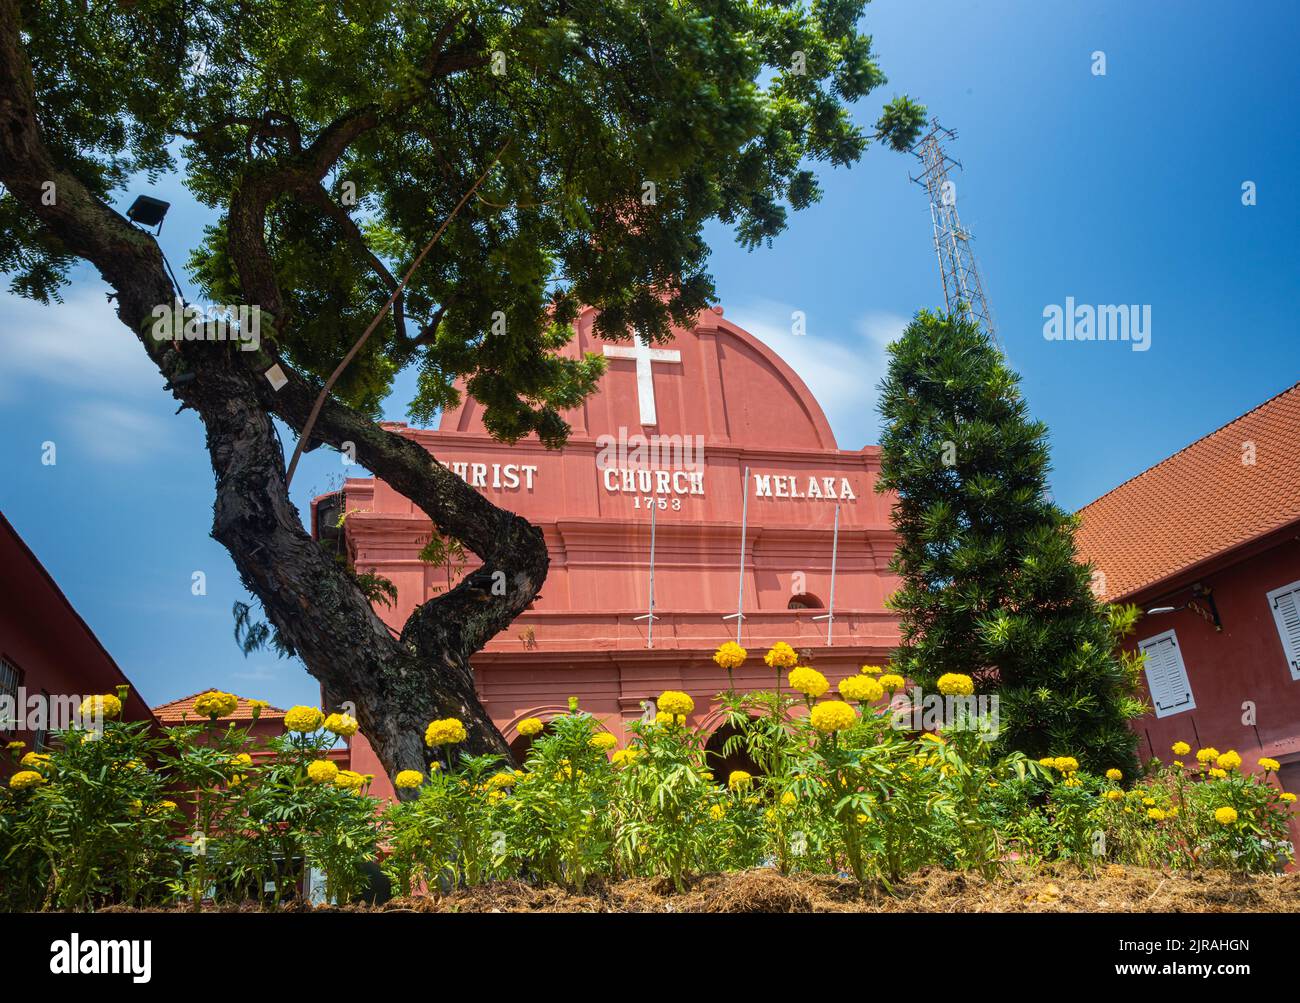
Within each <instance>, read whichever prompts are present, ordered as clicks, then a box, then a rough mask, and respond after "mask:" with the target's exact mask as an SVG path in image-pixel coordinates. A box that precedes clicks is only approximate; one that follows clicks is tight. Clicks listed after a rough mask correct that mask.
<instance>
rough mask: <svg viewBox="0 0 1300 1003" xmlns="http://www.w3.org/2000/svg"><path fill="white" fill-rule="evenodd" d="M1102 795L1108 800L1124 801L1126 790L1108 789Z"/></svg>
mask: <svg viewBox="0 0 1300 1003" xmlns="http://www.w3.org/2000/svg"><path fill="white" fill-rule="evenodd" d="M1102 797H1104V798H1105V799H1106V800H1107V801H1123V800H1124V792H1123V791H1107V792H1106V793H1105V794H1103V795H1102Z"/></svg>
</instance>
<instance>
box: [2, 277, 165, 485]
mask: <svg viewBox="0 0 1300 1003" xmlns="http://www.w3.org/2000/svg"><path fill="white" fill-rule="evenodd" d="M103 289H104V287H103V285H102V284H100V283H97V282H94V283H90V282H88V283H86V284H85V285H81V286H77V287H74V288H73V289H72V290H71V291H70V292H69V294H68V296H67V299H66V300H65V302H63V303H53V304H51V305H49V306H43V305H42V304H40V303H35V302H32V301H31V300H25V299H22V298H21V297H17V296H13V295H9V294H3V295H0V330H3V331H4V334H3V358H4V366H3V368H2V369H0V400H2V401H3V402H4V407H5V408H6V409H16V408H28V409H31V410H34V411H38V412H41V413H42V414H43V415H44V416H47V417H49V418H51V419H52V420H55V421H57V422H58V428H59V431H58V433H57V435H67V436H70V437H72V438H74V439H75V440H76V446H75V448H76V449H77V450H78V451H81V452H84V453H85V454H87V455H88V456H89V457H90V458H92V459H97V460H100V461H102V462H105V463H135V462H139V461H143V460H148V459H150V458H153V457H156V456H157V454H158V453H159V452H160V451H163V450H165V449H167V448H168V447H169V445H170V444H171V441H172V440H171V436H172V434H173V429H174V428H175V426H174V425H173V424H172V423H170V422H168V421H167V420H166V416H165V412H166V410H169V408H167V407H166V399H165V398H164V397H163V395H162V387H163V383H164V380H163V377H162V374H160V373H159V372H158V369H157V367H155V366H154V364H153V363H152V362H151V361H150V360H149V357H148V356H147V355H146V354H145V352H144V350H143V348H142V347H141V345H140V343H139V342H138V341H137V340H136V339H135V338H134V337H133V336H132V335H131V333H130V332H129V331H128V330H127V329H126V328H125V327H124V326H123V325H122V322H121V321H120V320H118V318H117V314H116V313H115V312H114V310H113V306H112V304H111V303H109V302H108V300H107V299H106V298H105V296H104V292H103ZM55 441H56V442H57V441H58V440H57V438H56V440H55Z"/></svg>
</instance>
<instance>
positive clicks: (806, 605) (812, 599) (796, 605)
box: [785, 592, 823, 609]
mask: <svg viewBox="0 0 1300 1003" xmlns="http://www.w3.org/2000/svg"><path fill="white" fill-rule="evenodd" d="M785 608H786V609H822V608H823V606H822V601H821V600H820V599H818V598H817V597H816V596H815V595H813V594H812V593H811V592H800V593H799V594H798V595H793V596H791V597H790V601H789V602H788V603H786V604H785Z"/></svg>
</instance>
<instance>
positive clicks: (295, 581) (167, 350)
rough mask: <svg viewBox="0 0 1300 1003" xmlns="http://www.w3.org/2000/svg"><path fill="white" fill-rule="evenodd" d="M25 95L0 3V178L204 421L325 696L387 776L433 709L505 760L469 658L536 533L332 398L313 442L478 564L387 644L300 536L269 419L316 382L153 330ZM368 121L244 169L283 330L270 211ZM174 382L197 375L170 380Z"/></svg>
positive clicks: (221, 480)
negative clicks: (50, 196)
mask: <svg viewBox="0 0 1300 1003" xmlns="http://www.w3.org/2000/svg"><path fill="white" fill-rule="evenodd" d="M449 65H450V63H449ZM443 68H444V67H441V66H440V67H439V69H443ZM33 90H34V89H33V83H32V75H31V69H30V65H29V63H28V60H27V57H26V54H25V53H24V51H23V48H22V41H21V36H20V34H19V24H18V14H17V11H16V8H15V5H14V4H13V3H12V2H11V0H0V180H3V182H4V183H5V184H6V185H7V186H8V188H9V190H10V191H11V192H12V194H13V196H14V197H15V198H17V199H19V200H20V201H21V203H22V204H23V205H24V206H26V207H27V208H28V209H29V210H30V211H31V212H32V213H34V214H35V215H36V216H37V217H38V218H39V220H40V222H41V225H43V226H45V227H46V228H47V229H48V230H49V232H50V233H51V234H53V235H54V236H55V237H57V238H58V239H59V240H60V241H61V242H62V243H63V244H64V246H65V247H66V249H67V250H68V251H69V252H70V253H71V254H74V255H76V256H78V257H80V258H83V259H84V260H86V261H88V262H90V263H91V264H93V265H94V266H95V267H96V268H97V269H98V271H99V273H100V274H101V276H103V278H104V280H105V282H107V283H108V284H109V285H110V286H111V287H112V288H113V290H114V293H115V299H116V304H117V314H118V317H119V318H120V319H121V321H122V323H123V324H125V325H126V326H127V327H128V328H129V329H130V330H131V331H132V332H134V333H135V334H136V336H137V338H138V339H139V340H140V342H141V344H142V345H143V347H144V349H145V351H146V352H147V353H148V354H149V356H150V358H151V359H152V360H153V361H154V362H155V364H157V366H158V368H159V370H160V371H161V372H162V373H163V375H164V376H166V377H167V379H168V381H169V389H170V390H171V392H172V394H173V395H174V396H175V397H176V399H177V400H179V401H180V402H181V404H182V406H183V407H186V408H191V409H193V410H194V411H195V412H196V413H197V414H198V415H199V417H200V419H201V420H202V422H203V424H204V427H205V430H206V434H207V449H208V452H209V455H210V458H211V461H212V469H213V473H214V475H215V478H216V501H215V505H214V510H213V528H212V533H213V536H214V537H215V538H216V539H217V540H219V541H220V542H221V543H222V544H223V545H224V546H225V547H226V549H227V550H228V551H229V552H230V555H231V557H232V558H233V560H234V562H235V566H236V568H237V569H238V571H239V574H240V576H241V578H242V579H243V581H244V583H245V585H246V586H247V587H248V588H249V590H250V591H252V592H253V593H254V594H255V595H256V596H257V597H258V598H259V599H260V600H261V602H262V605H263V607H264V609H265V611H266V614H267V616H268V618H269V619H270V621H271V622H272V623H273V624H274V626H275V627H276V629H277V630H278V631H279V632H280V633H281V635H282V636H283V637H285V638H286V639H287V640H288V641H289V642H290V643H291V644H292V645H293V646H294V648H295V649H296V650H297V652H298V653H299V655H300V656H301V658H302V660H303V661H304V663H305V664H306V665H307V668H308V670H309V671H310V672H311V673H312V675H313V676H315V677H316V678H317V679H318V680H320V682H321V683H322V684H323V687H324V690H325V693H326V697H327V700H329V701H331V702H334V703H336V702H341V701H344V700H351V701H352V702H354V703H355V704H356V707H357V716H358V719H359V721H360V724H361V728H362V730H363V732H364V733H365V734H366V736H367V738H369V740H370V742H371V743H372V745H373V746H374V747H375V750H376V752H377V753H378V755H379V758H380V760H381V761H382V762H383V764H384V767H385V769H387V770H388V772H389V774H390V775H392V774H394V773H395V772H396V771H398V770H402V769H424V768H426V767H427V765H428V763H429V762H430V760H431V758H432V752H431V751H430V750H428V749H426V748H425V747H424V743H423V733H424V728H425V726H426V725H427V723H428V722H429V721H430V720H432V719H434V718H439V717H458V718H461V719H462V720H463V721H464V722H465V725H466V728H467V730H468V731H469V740H468V741H467V743H466V744H465V746H463V748H464V749H465V750H466V751H470V752H497V753H502V754H505V755H509V752H508V749H507V747H506V744H505V741H504V739H503V738H502V737H501V735H500V733H499V732H498V731H497V729H496V728H495V726H494V725H493V724H492V721H491V719H490V718H489V717H488V715H487V713H486V711H485V710H484V709H483V707H482V705H481V704H480V702H479V700H478V698H477V695H476V693H475V689H474V679H473V673H472V670H471V668H470V657H471V656H472V655H473V654H474V653H475V652H476V651H478V650H479V649H480V648H482V646H483V645H484V644H486V643H487V641H488V640H489V639H490V638H491V637H492V636H493V635H495V634H496V633H498V632H499V631H501V630H502V629H504V628H505V627H506V626H507V625H508V624H509V623H510V621H511V620H513V619H514V618H515V617H516V616H518V615H519V613H521V612H522V611H523V610H524V609H525V608H526V607H527V606H528V604H529V603H530V602H531V601H532V599H533V598H534V596H536V594H537V593H538V591H539V590H540V588H541V585H542V582H543V581H544V580H545V577H546V572H547V566H548V557H547V552H546V547H545V543H544V541H543V538H542V534H541V532H540V531H539V530H538V529H537V528H536V527H534V526H532V525H531V524H529V523H528V522H527V521H526V520H524V519H522V518H520V517H519V516H516V515H514V514H513V513H511V512H507V511H505V510H503V509H500V508H498V507H497V506H495V505H493V504H492V503H491V502H489V501H488V500H487V499H486V498H484V497H483V496H482V495H480V494H479V493H478V492H477V491H475V490H473V489H472V488H470V487H469V486H468V485H467V484H465V482H464V481H463V480H461V479H460V478H459V477H456V476H455V475H454V474H452V473H451V472H449V471H448V470H446V469H445V468H444V467H442V466H441V465H440V464H438V463H437V462H436V461H435V459H434V458H433V457H432V456H431V455H430V454H429V453H428V452H427V451H426V450H424V449H423V448H422V447H420V446H418V445H416V444H414V443H412V442H411V441H409V440H407V439H405V438H402V437H400V436H397V435H394V434H392V433H389V432H386V431H384V430H383V429H381V428H379V427H378V426H377V425H375V424H374V423H373V422H372V421H370V420H369V419H368V418H366V417H365V416H364V415H362V414H359V413H358V412H356V411H354V410H352V409H351V408H348V407H347V406H345V405H343V404H342V403H340V402H338V401H336V400H334V399H330V400H328V401H327V402H326V404H325V407H324V408H323V409H322V412H321V414H320V417H319V419H318V421H317V424H316V426H315V429H314V430H313V434H312V440H313V441H312V442H311V443H309V444H308V448H312V447H314V446H316V445H319V444H322V443H328V444H331V445H334V446H336V447H338V446H341V444H342V443H344V442H351V443H353V444H354V446H355V450H356V458H357V461H358V462H359V463H361V464H363V465H364V466H366V467H367V468H369V469H370V470H372V471H374V473H375V474H376V475H377V476H379V477H381V478H383V479H384V480H386V481H387V482H388V483H390V484H391V485H392V486H393V487H394V488H395V489H396V490H397V491H399V492H401V493H402V494H404V495H405V496H406V497H408V498H410V499H411V500H412V501H413V502H414V503H415V504H417V505H418V506H419V507H420V508H421V509H422V510H423V511H424V512H425V513H427V514H428V516H429V517H430V518H431V519H432V520H433V523H434V525H435V527H436V528H437V529H438V531H439V532H441V533H445V534H450V535H453V536H455V537H457V538H458V539H460V540H461V541H463V543H464V544H465V546H467V547H468V548H469V549H470V550H471V551H473V552H474V553H475V554H477V555H478V556H479V557H480V558H481V559H482V561H483V564H482V566H481V567H480V568H478V569H477V570H475V571H474V572H473V573H471V574H470V575H468V576H466V578H465V579H464V580H463V581H462V582H461V583H460V584H459V585H457V586H456V587H455V588H453V589H451V590H450V591H448V592H447V593H445V594H443V595H441V596H438V597H437V598H435V599H432V600H430V601H429V602H426V603H424V604H423V605H422V606H420V607H418V608H417V610H416V612H415V613H414V614H413V615H412V616H411V618H410V619H409V620H408V622H407V624H406V625H405V628H404V629H403V631H402V634H401V637H400V638H395V637H393V636H392V634H391V632H390V631H389V630H388V628H387V627H386V626H385V625H384V623H383V622H382V621H381V620H380V619H379V617H378V616H377V615H376V613H375V611H374V609H373V608H372V607H371V604H370V602H369V601H368V600H367V599H366V597H365V596H364V595H363V594H362V592H361V591H360V590H359V588H358V587H357V586H356V584H355V582H354V581H353V579H352V577H351V575H350V574H349V573H348V572H347V571H346V570H345V569H343V568H340V567H339V566H338V565H337V564H336V563H335V562H334V560H333V559H332V558H331V557H330V555H329V554H328V553H326V551H325V550H324V549H323V548H322V547H321V546H320V545H319V544H317V543H316V542H315V541H314V540H312V539H311V538H310V537H309V536H308V534H307V533H306V532H305V530H304V528H303V525H302V520H301V518H300V516H299V514H298V512H297V510H296V509H295V508H294V506H293V505H292V503H291V502H290V500H289V494H288V489H287V486H286V484H285V461H284V452H283V448H282V446H281V444H280V441H279V438H278V436H277V434H276V431H275V428H274V426H273V424H272V416H273V415H277V416H279V417H280V418H282V419H283V420H284V421H285V422H286V423H287V424H289V425H290V426H291V427H292V428H294V429H296V430H298V431H299V432H301V429H302V427H303V425H304V423H305V421H306V419H307V415H308V414H309V413H310V411H311V406H312V403H313V401H314V399H315V396H316V394H317V393H318V392H319V388H318V385H317V384H314V383H313V382H312V381H309V380H307V379H305V378H304V377H303V376H301V375H300V374H298V373H297V372H295V371H294V370H293V369H292V367H290V366H289V365H288V364H287V363H286V362H285V361H284V360H283V359H281V358H280V357H279V356H278V355H277V354H276V352H275V349H274V345H273V344H268V343H266V341H264V342H263V346H262V348H261V349H260V350H259V351H256V352H244V351H241V350H240V349H239V347H238V346H237V345H236V344H233V343H223V342H184V343H174V342H168V341H161V342H160V341H156V340H154V338H153V337H152V335H151V334H150V326H151V324H152V311H153V309H154V307H155V306H157V305H159V304H168V305H169V304H171V303H172V302H173V301H174V299H175V297H176V296H177V290H176V289H174V287H173V285H172V283H171V281H170V280H169V278H168V276H167V272H166V269H165V268H164V263H163V259H162V254H161V251H160V250H159V248H158V245H157V244H156V242H155V241H154V240H153V238H152V237H151V236H150V235H149V234H147V233H144V232H142V231H141V230H139V229H137V228H136V227H134V226H133V225H132V224H131V223H130V222H129V221H128V220H126V219H125V218H123V217H122V216H120V215H119V214H118V213H117V212H115V211H114V210H113V209H112V208H111V207H110V206H108V205H106V204H105V203H103V202H102V201H100V200H99V199H98V198H96V197H95V196H94V195H93V194H92V193H91V192H89V191H88V190H87V189H86V188H85V186H84V185H82V184H81V182H80V181H79V180H78V179H77V178H76V177H75V176H73V175H71V174H69V173H67V172H65V171H62V170H61V169H59V168H58V166H57V165H56V164H55V163H54V161H53V159H52V157H51V155H50V152H49V150H48V148H47V147H46V145H45V143H44V141H43V139H42V134H41V128H40V124H39V106H38V101H37V97H36V95H35V94H34V92H33ZM376 121H377V116H376V113H375V112H374V111H373V109H362V110H360V111H356V112H353V113H349V114H348V115H345V116H343V117H342V118H340V119H339V121H338V122H336V123H334V125H332V126H330V127H329V128H328V129H326V130H324V131H323V132H322V133H321V134H320V136H319V137H318V138H317V139H316V141H315V142H313V143H312V144H310V145H309V146H308V147H307V148H306V149H305V150H303V151H302V152H301V153H299V154H296V155H295V156H294V158H293V159H292V160H291V161H290V162H289V163H288V164H286V165H284V166H283V167H281V168H280V169H279V170H273V171H267V170H261V171H259V172H258V173H257V174H256V175H255V176H252V177H249V178H247V179H245V182H244V183H243V184H241V186H240V188H239V190H238V191H237V192H236V194H235V197H234V198H233V200H232V204H231V212H230V239H231V245H232V246H231V251H232V253H233V254H234V256H235V260H236V261H238V262H239V263H240V278H241V282H242V284H243V286H244V292H245V295H246V297H247V301H248V302H250V303H257V304H259V305H260V306H261V308H262V310H263V312H264V313H270V314H272V315H273V316H274V317H275V318H276V319H277V320H278V321H279V322H281V323H283V322H285V321H286V320H287V318H286V317H285V311H284V306H283V297H282V296H281V294H280V291H279V290H278V288H277V287H276V285H275V281H274V278H273V275H274V272H273V269H272V267H271V261H270V256H269V254H268V253H267V251H266V248H265V245H264V243H263V241H262V227H263V218H264V214H265V207H266V205H267V203H268V202H269V200H270V199H272V198H274V197H276V195H277V194H280V193H283V192H286V191H300V190H306V189H305V188H304V186H311V188H312V189H313V190H314V188H315V185H316V184H317V183H318V181H319V178H320V177H321V176H323V175H324V173H325V172H326V171H327V170H328V167H329V165H330V164H332V163H333V162H334V161H335V160H336V159H337V158H338V157H339V156H340V155H341V153H342V152H343V150H345V149H346V146H347V144H348V142H350V141H352V140H353V139H355V138H356V137H357V136H358V135H361V134H362V133H363V132H364V131H366V129H368V128H373V127H374V125H375V123H376ZM45 181H54V182H55V186H56V192H57V198H56V201H55V203H54V204H53V205H46V204H44V202H43V201H42V198H41V195H42V187H41V186H42V183H43V182H45ZM275 363H278V364H279V365H280V367H281V369H282V370H283V371H284V373H285V375H286V376H287V377H288V379H289V382H288V384H287V385H285V386H284V387H283V388H282V389H281V390H279V391H278V392H277V391H275V390H274V389H273V388H272V386H271V384H270V383H269V381H268V380H267V379H266V378H265V375H264V374H265V372H266V371H267V370H268V369H269V368H270V367H271V365H273V364H275ZM183 375H192V376H193V379H189V380H181V381H178V377H181V376H183ZM494 585H495V586H497V587H496V588H494ZM502 585H504V587H501V586H502Z"/></svg>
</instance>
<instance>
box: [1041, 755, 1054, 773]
mask: <svg viewBox="0 0 1300 1003" xmlns="http://www.w3.org/2000/svg"><path fill="white" fill-rule="evenodd" d="M1038 765H1039V766H1046V767H1047V768H1048V769H1049V770H1052V769H1055V768H1056V759H1055V758H1054V757H1052V756H1044V757H1043V758H1042V759H1040V760H1039V761H1038Z"/></svg>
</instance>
